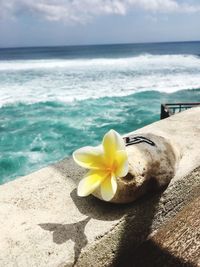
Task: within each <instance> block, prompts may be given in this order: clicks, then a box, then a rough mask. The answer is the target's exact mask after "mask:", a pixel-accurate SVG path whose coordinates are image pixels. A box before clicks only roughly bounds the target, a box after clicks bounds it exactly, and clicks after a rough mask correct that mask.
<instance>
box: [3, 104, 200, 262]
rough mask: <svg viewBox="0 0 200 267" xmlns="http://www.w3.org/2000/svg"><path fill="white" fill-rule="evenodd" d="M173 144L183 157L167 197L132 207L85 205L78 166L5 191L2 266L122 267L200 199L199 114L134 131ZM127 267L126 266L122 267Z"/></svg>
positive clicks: (62, 166) (65, 164)
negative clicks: (78, 188)
mask: <svg viewBox="0 0 200 267" xmlns="http://www.w3.org/2000/svg"><path fill="white" fill-rule="evenodd" d="M135 133H136V134H138V133H140V134H142V133H152V134H156V135H159V136H163V137H166V138H169V139H170V140H171V141H172V142H174V144H175V146H177V149H178V150H179V152H180V154H181V159H180V164H179V166H178V169H177V173H176V175H175V177H174V178H173V179H172V180H171V182H170V184H169V186H168V187H167V188H166V190H165V191H162V192H159V193H158V192H157V193H156V192H154V193H151V194H146V195H145V196H143V197H142V198H140V199H139V200H137V201H136V202H133V203H130V204H121V205H119V204H112V203H105V202H102V201H100V200H98V199H95V198H94V197H93V196H90V197H87V198H79V197H77V195H76V186H77V183H78V181H79V180H80V178H81V177H82V176H83V174H84V170H82V169H80V168H79V167H77V166H76V165H75V164H74V162H73V161H72V159H66V160H63V161H61V162H59V163H57V164H54V165H51V166H49V167H46V168H43V169H41V170H39V171H37V172H34V173H32V174H30V175H27V176H25V177H22V178H19V179H17V180H15V181H13V182H9V183H7V184H4V185H2V186H0V224H1V227H0V237H1V238H0V266H13V267H14V266H15V267H16V266H20V267H24V266H37V267H38V266H42V267H43V266H52V267H57V266H59V267H61V266H65V267H68V266H74V265H75V266H97V267H98V266H117V265H118V264H119V263H120V261H121V259H122V258H123V257H122V256H124V255H125V254H126V253H128V251H129V250H130V249H134V248H136V247H137V246H138V245H140V244H141V243H142V242H143V241H144V240H146V238H147V237H148V236H149V235H150V234H152V233H153V232H154V231H156V230H157V229H159V227H160V226H161V225H162V224H163V223H165V222H167V221H168V220H169V219H170V218H172V217H173V216H175V214H177V212H179V211H180V210H181V209H182V208H183V207H184V206H185V205H186V204H187V203H189V202H190V201H191V200H192V199H193V198H194V197H195V196H198V195H199V192H200V167H199V166H200V153H199V152H200V141H199V140H200V108H194V109H191V110H188V111H185V112H182V113H180V114H177V115H174V116H172V117H170V118H168V119H165V120H162V121H158V122H156V123H153V124H151V125H149V126H146V127H144V128H142V129H139V130H137V131H135V132H134V134H135ZM121 266H123V265H121Z"/></svg>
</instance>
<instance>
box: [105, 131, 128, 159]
mask: <svg viewBox="0 0 200 267" xmlns="http://www.w3.org/2000/svg"><path fill="white" fill-rule="evenodd" d="M102 144H103V148H104V152H105V155H106V159H107V162H108V164H113V161H114V159H115V154H116V151H118V150H125V149H126V148H125V142H124V140H123V138H122V137H121V136H120V135H119V134H118V133H117V132H116V131H115V130H110V131H109V132H108V133H106V134H105V135H104V138H103V142H102Z"/></svg>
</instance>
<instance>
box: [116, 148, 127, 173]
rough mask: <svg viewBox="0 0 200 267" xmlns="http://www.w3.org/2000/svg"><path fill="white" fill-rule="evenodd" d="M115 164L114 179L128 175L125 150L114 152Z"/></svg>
mask: <svg viewBox="0 0 200 267" xmlns="http://www.w3.org/2000/svg"><path fill="white" fill-rule="evenodd" d="M115 164H116V166H117V167H116V171H115V176H116V177H124V176H126V175H127V173H128V155H127V152H126V151H125V150H120V151H117V152H116V157H115Z"/></svg>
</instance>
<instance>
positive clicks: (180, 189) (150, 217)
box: [66, 167, 200, 267]
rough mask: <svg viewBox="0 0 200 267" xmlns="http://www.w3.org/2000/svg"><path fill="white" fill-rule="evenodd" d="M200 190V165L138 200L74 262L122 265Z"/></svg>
mask: <svg viewBox="0 0 200 267" xmlns="http://www.w3.org/2000/svg"><path fill="white" fill-rule="evenodd" d="M199 193H200V167H198V168H197V169H195V170H194V171H193V172H192V173H191V174H189V175H187V176H186V177H184V179H183V180H181V181H180V180H179V181H177V182H175V183H174V184H172V185H171V186H169V187H168V188H167V189H166V191H165V192H160V193H157V194H156V195H154V196H152V195H149V196H145V197H143V198H142V199H140V200H139V201H137V202H135V204H134V206H132V208H131V209H130V211H129V212H127V214H126V215H125V216H123V217H122V218H121V220H120V221H119V222H118V223H117V224H116V225H115V226H114V227H113V229H111V230H110V231H109V232H107V233H106V234H105V235H104V236H102V237H99V239H97V240H96V242H94V243H92V244H90V245H89V246H87V247H86V248H85V249H84V250H83V251H82V253H81V255H80V257H79V259H78V261H77V263H76V265H75V266H79V267H84V266H91V267H92V266H97V267H98V266H99V267H101V266H105V267H106V266H109V267H111V266H115V267H116V266H123V264H124V263H123V262H121V261H122V259H123V258H124V257H126V256H125V255H126V254H127V255H128V254H130V253H131V251H133V250H134V249H135V248H136V247H138V246H139V245H140V244H141V243H142V242H143V241H145V240H146V239H147V238H148V236H150V235H152V234H154V232H155V231H157V230H158V229H159V227H160V226H161V225H163V224H164V223H166V222H167V221H168V220H169V219H171V218H172V217H174V216H175V215H176V214H177V213H178V212H179V211H180V210H181V209H182V208H183V207H184V206H185V205H186V204H188V203H189V202H190V201H192V200H193V199H194V198H195V197H197V196H199ZM66 266H67V265H66Z"/></svg>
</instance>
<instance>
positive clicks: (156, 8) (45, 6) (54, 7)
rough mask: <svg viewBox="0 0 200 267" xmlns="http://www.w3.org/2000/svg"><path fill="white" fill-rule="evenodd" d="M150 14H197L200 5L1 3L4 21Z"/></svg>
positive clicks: (56, 0)
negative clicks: (136, 11)
mask: <svg viewBox="0 0 200 267" xmlns="http://www.w3.org/2000/svg"><path fill="white" fill-rule="evenodd" d="M134 9H142V10H145V11H148V12H149V13H166V14H168V13H173V12H183V13H194V12H200V5H198V4H193V5H192V4H189V3H187V1H186V0H185V1H182V2H181V3H180V2H178V1H177V0H0V18H12V17H18V16H20V14H21V13H24V14H32V15H34V16H37V17H41V18H43V19H46V20H50V21H65V22H80V23H84V22H86V21H88V20H89V19H92V18H93V17H94V16H100V15H108V14H118V15H125V14H126V13H128V12H129V11H130V10H134Z"/></svg>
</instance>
